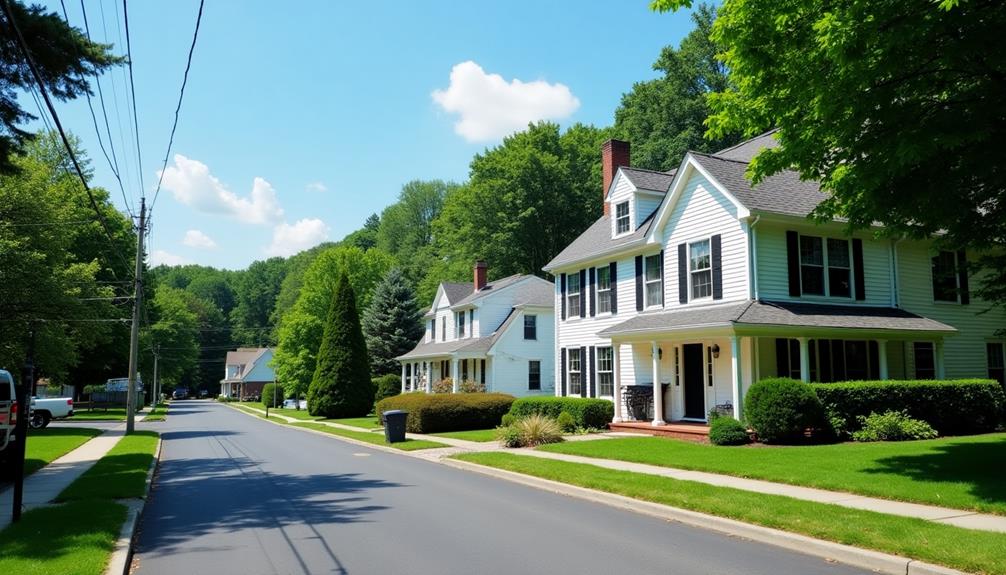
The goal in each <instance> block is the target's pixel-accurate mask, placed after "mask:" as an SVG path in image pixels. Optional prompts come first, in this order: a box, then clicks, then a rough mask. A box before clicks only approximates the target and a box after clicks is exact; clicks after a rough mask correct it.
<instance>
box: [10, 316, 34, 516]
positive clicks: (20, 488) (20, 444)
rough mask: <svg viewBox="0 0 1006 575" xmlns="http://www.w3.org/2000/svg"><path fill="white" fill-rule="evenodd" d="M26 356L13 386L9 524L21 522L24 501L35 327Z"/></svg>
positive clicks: (32, 385)
mask: <svg viewBox="0 0 1006 575" xmlns="http://www.w3.org/2000/svg"><path fill="white" fill-rule="evenodd" d="M29 329H31V334H30V336H29V337H30V339H29V343H28V355H27V357H26V358H25V360H24V365H23V366H22V367H21V382H20V384H19V385H18V384H17V382H15V385H14V396H15V397H14V401H15V402H16V403H15V405H16V406H17V412H16V413H17V423H16V424H15V426H14V437H15V442H14V445H12V446H11V447H13V451H14V453H13V454H12V455H13V459H14V494H13V497H12V498H11V499H12V503H13V507H12V509H11V522H17V521H20V520H21V505H22V502H23V500H24V454H25V444H26V443H27V441H28V411H29V409H28V406H29V405H30V403H31V399H30V398H29V397H28V392H29V390H30V389H32V388H33V387H34V385H35V326H31V327H30V328H29Z"/></svg>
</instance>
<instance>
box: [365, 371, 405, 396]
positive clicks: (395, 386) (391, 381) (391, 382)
mask: <svg viewBox="0 0 1006 575" xmlns="http://www.w3.org/2000/svg"><path fill="white" fill-rule="evenodd" d="M371 381H372V382H373V384H374V403H377V402H379V401H381V400H382V399H384V398H385V397H391V396H393V395H398V394H399V393H401V392H402V378H401V377H400V376H399V375H398V374H394V373H389V374H387V375H382V376H380V377H375V378H374V379H372V380H371Z"/></svg>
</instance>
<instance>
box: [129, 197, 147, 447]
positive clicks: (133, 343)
mask: <svg viewBox="0 0 1006 575" xmlns="http://www.w3.org/2000/svg"><path fill="white" fill-rule="evenodd" d="M146 202H147V199H146V198H145V197H141V198H140V227H139V228H138V229H137V230H136V271H135V273H134V275H133V277H134V278H135V279H134V280H133V326H132V330H131V332H130V334H129V387H128V389H126V435H129V434H130V433H132V432H133V430H134V429H135V427H136V422H135V421H134V420H135V418H136V370H137V364H138V363H139V359H140V357H139V356H140V306H141V305H142V302H143V234H144V232H145V231H146V224H147V220H146V216H147V204H146Z"/></svg>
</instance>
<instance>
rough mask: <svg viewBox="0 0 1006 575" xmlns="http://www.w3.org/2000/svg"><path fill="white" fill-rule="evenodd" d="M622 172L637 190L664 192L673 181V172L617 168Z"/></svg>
mask: <svg viewBox="0 0 1006 575" xmlns="http://www.w3.org/2000/svg"><path fill="white" fill-rule="evenodd" d="M619 170H621V171H622V174H624V175H625V177H626V178H628V180H629V182H630V183H632V185H633V186H635V187H636V189H638V190H651V191H654V192H666V191H667V188H670V187H671V182H673V181H674V172H675V171H676V170H671V171H670V172H657V171H655V170H644V169H642V168H630V167H627V166H622V167H621V168H619Z"/></svg>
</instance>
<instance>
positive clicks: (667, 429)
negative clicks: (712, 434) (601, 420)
mask: <svg viewBox="0 0 1006 575" xmlns="http://www.w3.org/2000/svg"><path fill="white" fill-rule="evenodd" d="M608 429H609V430H610V431H620V432H623V433H639V434H643V435H654V436H658V437H673V438H675V439H684V440H687V441H696V442H701V443H706V442H708V441H709V426H708V425H706V424H705V423H693V422H688V421H678V422H670V423H665V424H663V425H657V426H654V425H653V423H652V422H649V421H623V422H620V423H615V422H612V423H609V424H608Z"/></svg>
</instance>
